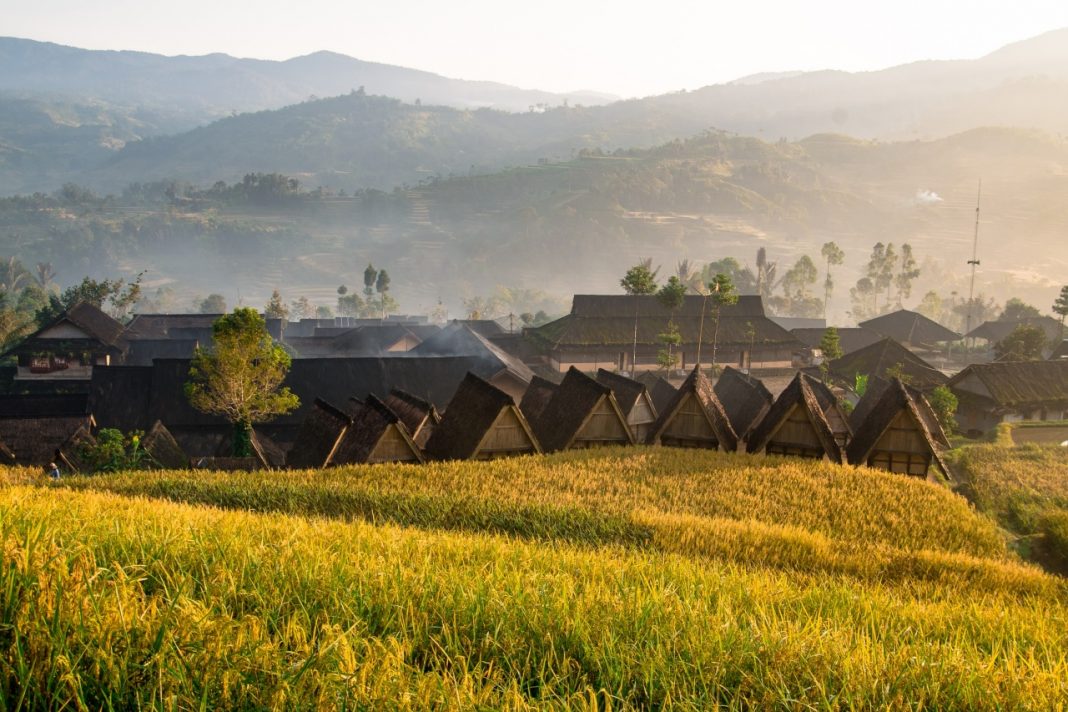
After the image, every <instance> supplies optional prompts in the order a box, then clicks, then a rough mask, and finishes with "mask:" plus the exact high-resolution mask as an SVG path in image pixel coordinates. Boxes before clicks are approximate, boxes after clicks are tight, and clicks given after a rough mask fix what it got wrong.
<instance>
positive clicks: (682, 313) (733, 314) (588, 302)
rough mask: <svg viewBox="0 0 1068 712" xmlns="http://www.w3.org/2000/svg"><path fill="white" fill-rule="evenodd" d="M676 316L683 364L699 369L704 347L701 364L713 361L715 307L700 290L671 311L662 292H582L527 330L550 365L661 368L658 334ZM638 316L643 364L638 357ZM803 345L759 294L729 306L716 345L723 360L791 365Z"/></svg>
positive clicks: (561, 368) (564, 368)
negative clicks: (565, 308) (556, 315)
mask: <svg viewBox="0 0 1068 712" xmlns="http://www.w3.org/2000/svg"><path fill="white" fill-rule="evenodd" d="M669 319H673V320H674V323H675V325H676V326H677V327H678V329H679V333H680V335H681V338H682V344H681V345H680V347H679V355H680V360H681V364H680V368H681V369H683V370H684V371H685V370H689V369H691V368H693V366H694V365H695V361H696V359H697V357H698V356H697V355H698V351H700V358H701V364H702V365H704V366H708V365H710V364H711V363H712V355H713V354H712V352H713V349H712V341H713V332H714V331H715V318H714V316H713V309H712V306H711V305H710V304H709V303H708V301H707V300H706V299H705V298H704V297H702V296H701V295H687V296H686V297H685V300H684V302H683V305H682V306H681V307H680V308H679V309H678V310H677V311H675V312H672V311H670V310H669V309H667V308H666V307H664V306H663V305H662V304H661V303H660V301H659V300H658V299H657V298H656V297H655V296H631V295H626V294H620V295H614V294H613V295H592V294H577V295H575V297H574V298H573V300H572V305H571V313H570V314H567V315H566V316H564V317H561V318H560V319H557V320H555V321H552V322H549V323H548V324H544V325H542V326H538V327H533V328H528V329H524V330H523V334H524V337H525V338H526V339H527V340H528V341H531V342H532V343H534V344H536V345H537V346H538V347H539V348H540V350H541V352H542V354H543V358H544V359H545V362H546V364H547V365H548V366H549V367H550V368H552V369H553V370H555V371H559V372H564V371H567V370H568V369H569V368H571V367H572V366H575V367H576V368H578V369H580V370H582V371H586V372H594V371H596V370H597V369H599V368H605V369H608V370H619V371H626V372H629V373H631V374H632V375H633V374H637V373H639V372H641V371H655V370H658V369H659V368H660V364H659V362H658V360H657V355H658V353H659V352H660V349H661V348H662V346H663V344H662V343H661V342H660V340H659V335H660V334H661V333H663V331H664V328H665V327H666V325H667V323H668V320H669ZM635 322H637V332H638V333H637V363H631V362H632V361H633V360H634V352H635V347H634V339H635V333H634V332H635ZM702 324H703V326H702ZM699 340H700V342H701V343H700V344H699V343H698V341H699ZM800 346H801V344H800V342H798V341H797V339H795V338H794V337H793V336H792V335H791V334H790V332H788V331H787V330H786V329H784V328H782V327H781V326H779V325H778V324H776V323H774V322H773V321H771V320H770V319H769V318H768V317H767V316H766V315H765V313H764V305H763V301H762V300H761V298H760V297H759V296H742V297H740V298H739V300H738V303H737V304H733V305H730V306H724V307H723V308H722V312H721V314H720V318H719V330H718V339H717V350H716V361H717V363H719V364H734V365H739V366H748V365H749V364H753V365H756V366H762V367H766V368H789V367H790V366H791V364H792V363H793V354H794V352H795V351H796V350H797V349H798V348H800Z"/></svg>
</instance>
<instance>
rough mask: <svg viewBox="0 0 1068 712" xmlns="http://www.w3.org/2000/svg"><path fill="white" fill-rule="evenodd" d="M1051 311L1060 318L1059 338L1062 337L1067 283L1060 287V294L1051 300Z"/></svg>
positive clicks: (1067, 305) (1066, 312)
mask: <svg viewBox="0 0 1068 712" xmlns="http://www.w3.org/2000/svg"><path fill="white" fill-rule="evenodd" d="M1053 313H1054V314H1056V315H1057V316H1059V317H1060V318H1061V338H1062V339H1063V338H1064V319H1065V317H1068V284H1066V285H1064V286H1063V287H1061V291H1060V294H1058V295H1057V299H1056V300H1055V301H1054V302H1053Z"/></svg>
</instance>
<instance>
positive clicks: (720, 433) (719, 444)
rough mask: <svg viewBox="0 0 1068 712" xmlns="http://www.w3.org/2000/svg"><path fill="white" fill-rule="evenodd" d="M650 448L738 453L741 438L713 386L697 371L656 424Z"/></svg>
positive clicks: (667, 406) (682, 386)
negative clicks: (678, 448) (660, 446)
mask: <svg viewBox="0 0 1068 712" xmlns="http://www.w3.org/2000/svg"><path fill="white" fill-rule="evenodd" d="M648 442H649V444H650V445H665V446H668V447H688V448H704V449H708V450H716V449H719V450H725V451H727V452H735V451H737V449H738V436H737V435H736V434H735V432H734V428H732V427H731V423H730V420H728V419H727V414H726V412H724V410H723V406H722V405H721V404H720V402H719V399H718V398H717V397H716V393H715V390H714V389H713V388H712V384H711V383H709V381H708V379H707V378H706V377H705V375H704V374H703V373H702V372H701V369H699V368H697V367H694V369H693V371H691V372H690V375H689V376H688V377H687V378H686V380H685V381H683V383H682V385H681V386H679V389H678V390H677V391H676V392H675V395H674V397H673V398H672V399H671V402H670V403H668V404H667V405H666V406H665V407H664V409H663V410H661V411H660V414H659V415H658V416H657V419H656V422H655V423H654V424H653V427H652V429H651V430H650V432H649V441H648Z"/></svg>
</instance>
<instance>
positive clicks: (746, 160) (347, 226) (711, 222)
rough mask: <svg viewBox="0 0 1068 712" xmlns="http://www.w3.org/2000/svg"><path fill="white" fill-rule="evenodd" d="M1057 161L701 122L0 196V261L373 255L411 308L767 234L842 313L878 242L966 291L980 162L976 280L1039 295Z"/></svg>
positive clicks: (1044, 142)
mask: <svg viewBox="0 0 1068 712" xmlns="http://www.w3.org/2000/svg"><path fill="white" fill-rule="evenodd" d="M205 130H206V129H205ZM1066 176H1068V142H1065V141H1064V140H1063V139H1059V138H1056V137H1052V136H1049V135H1047V134H1042V133H1039V132H1035V131H1027V130H1019V129H1004V128H998V129H977V130H972V131H969V132H966V133H963V134H959V135H955V136H951V137H947V138H944V139H939V140H936V141H908V142H893V143H886V142H876V141H864V140H857V139H852V138H848V137H844V136H841V135H831V134H822V135H816V136H812V137H809V138H806V139H804V140H802V141H797V142H781V141H776V142H765V141H762V140H759V139H755V138H746V137H737V136H732V135H729V134H725V133H722V132H712V133H707V134H703V135H701V136H698V137H695V138H693V139H689V140H687V141H674V142H670V143H667V144H664V145H662V146H659V147H656V148H654V149H648V150H630V151H620V152H618V153H617V154H608V155H606V154H599V153H598V152H596V151H594V152H586V153H584V154H582V155H580V156H578V157H576V158H575V159H573V160H569V161H566V162H559V163H552V162H548V163H543V164H539V165H532V166H526V167H521V168H515V169H511V170H506V171H502V172H499V173H494V174H490V175H476V176H470V177H468V176H461V177H455V178H450V179H442V180H429V181H426V182H424V184H422V185H418V186H415V187H412V188H410V189H407V190H396V191H393V192H388V193H379V192H373V191H372V192H363V193H360V194H358V195H355V196H347V197H339V196H336V195H333V196H331V195H329V194H325V195H323V194H320V193H316V192H304V193H302V192H300V191H299V190H296V189H295V188H294V187H293V185H292V184H290V183H288V182H280V181H272V182H270V184H271V185H275V186H281V189H280V190H281V192H272V191H267V192H265V193H263V192H255V193H253V192H249V191H248V190H244V189H241V190H237V189H233V188H230V189H225V190H216V189H208V190H194V189H189V188H187V187H183V186H181V185H174V184H171V183H165V184H160V185H157V186H142V187H141V188H139V189H138V190H136V191H131V192H129V193H127V194H126V195H124V196H120V197H119V198H118V199H117V200H116V201H110V202H109V201H96V202H94V201H88V202H85V201H82V200H81V199H79V198H77V196H75V197H74V198H72V200H73V202H70V201H68V200H67V198H62V199H57V201H58V202H54V203H52V204H48V205H46V204H42V203H41V201H39V200H28V201H24V200H11V201H0V206H6V207H4V209H3V210H0V257H3V256H6V255H8V254H16V255H18V256H19V258H20V259H22V260H23V262H25V263H27V264H33V263H35V262H37V261H50V262H53V263H54V264H56V266H57V268H58V269H59V270H60V274H61V277H62V278H63V279H65V280H69V279H75V278H78V276H79V275H80V274H84V273H86V272H91V273H94V274H97V275H101V276H103V275H108V274H116V273H119V272H123V273H127V274H130V273H136V272H137V271H139V270H141V269H148V270H149V274H150V277H151V281H152V283H153V284H155V285H159V284H171V285H172V286H173V287H174V288H175V289H176V291H177V292H178V293H179V294H181V295H184V296H182V298H183V299H188V298H189V296H191V295H192V294H195V293H200V294H201V295H203V294H206V293H209V292H211V291H220V290H229V291H227V292H226V294H227V297H228V298H229V299H230V300H231V302H233V301H234V300H235V299H236V297H237V295H238V294H240V295H241V296H242V297H243V298H245V299H246V301H247V302H248V303H256V304H258V303H262V302H265V301H266V298H267V296H268V295H269V292H270V290H271V288H273V287H278V288H280V289H282V291H283V293H284V295H285V296H286V298H295V297H296V296H299V295H306V296H308V297H309V298H311V299H313V300H315V301H317V302H318V303H320V304H333V303H334V302H335V301H336V293H335V289H336V287H337V285H338V284H343V283H347V284H349V285H350V286H351V285H352V284H354V283H356V284H358V283H359V280H360V279H361V278H362V277H361V275H362V270H363V268H364V267H366V265H367V263H368V262H373V263H374V264H376V265H380V266H383V265H384V266H387V267H388V268H389V271H390V274H391V275H392V276H393V280H394V281H393V285H394V286H393V288H394V290H395V294H396V296H397V298H398V299H399V301H400V302H401V304H402V308H403V309H404V310H405V311H413V312H414V311H421V310H428V309H429V308H431V307H432V306H433V305H434V304H436V302H437V300H438V299H442V300H444V301H445V303H446V304H447V305H449V307H450V309H452V310H453V313H457V311H458V310H459V309H460V308H461V307H460V301H461V298H463V297H469V296H473V295H486V294H489V293H490V292H491V291H493V290H494V289H495V287H496V286H497V285H504V286H506V287H509V288H520V289H526V290H541V291H545V292H549V293H553V294H557V295H569V294H571V293H574V292H576V291H589V292H597V291H608V292H614V291H617V289H618V280H619V276H620V274H621V273H622V271H623V270H624V269H625V268H626V267H627V266H629V265H631V264H633V263H634V262H636V261H637V260H638V259H640V258H642V257H645V256H652V257H653V258H654V259H655V261H656V262H657V263H660V264H662V265H664V272H665V273H668V272H670V271H672V270H673V268H674V266H675V263H676V262H678V261H679V260H682V259H690V260H693V261H696V262H698V263H704V262H709V261H713V260H718V259H721V258H723V257H727V256H733V257H736V258H738V259H740V260H742V261H743V262H749V263H750V264H752V261H753V257H754V255H755V253H756V251H757V249H758V248H760V247H764V248H766V249H767V250H768V253H769V257H770V259H771V260H772V261H776V262H778V263H779V265H780V270H781V271H780V275H781V274H782V271H784V270H785V269H786V268H787V267H788V266H789V265H790V264H792V263H793V262H794V261H795V260H796V259H797V258H798V257H799V256H800V255H802V254H808V255H810V256H812V257H813V258H814V259H815V260H816V262H817V264H819V263H820V258H819V248H820V245H821V244H822V243H824V242H826V241H828V240H835V241H837V242H838V243H839V244H840V245H841V246H842V247H843V248H844V250H845V252H846V255H847V257H846V264H845V265H844V266H843V267H842V268H841V269H840V271H839V273H838V275H837V277H836V283H837V285H838V286H837V288H836V293H835V294H836V297H835V304H834V305H833V306H832V314H834V313H835V312H837V313H839V314H842V313H844V312H845V310H846V309H847V308H848V288H849V287H850V286H852V284H853V283H854V282H855V280H856V279H857V277H858V276H859V274H858V273H859V271H860V270H861V268H862V266H863V264H864V263H865V262H866V260H867V258H868V255H869V254H870V251H871V247H872V245H873V243H875V242H876V241H883V242H894V243H895V244H897V245H900V244H901V243H903V242H909V243H911V244H912V245H913V247H914V248H915V251H916V254H917V258H918V259H919V261H920V263H921V267H922V277H921V279H920V281H919V282H918V283H917V284H916V286H915V288H914V293H913V298H914V300H918V299H919V298H920V297H921V296H922V295H923V293H924V291H925V290H927V289H937V290H939V291H940V292H941V293H943V294H945V295H948V294H949V293H950V292H951V291H952V290H957V291H958V293H960V292H963V293H966V291H967V270H966V266H965V263H966V261H967V260H968V259H969V258H970V255H971V238H972V228H973V221H974V209H975V189H976V182H977V180H978V178H979V177H982V179H983V191H984V198H983V225H982V229H981V239H980V254H981V259H982V264H983V266H982V268H981V270H980V272H979V281H978V288H979V290H980V291H985V292H986V293H987V294H994V295H996V296H997V297H998V298H999V299H1000V300H1004V299H1006V298H1007V297H1008V296H1020V297H1023V298H1024V299H1027V300H1029V301H1033V302H1034V303H1036V304H1039V305H1043V306H1045V305H1047V304H1049V303H1052V299H1053V295H1054V294H1055V293H1056V291H1057V289H1059V285H1060V284H1063V281H1064V275H1065V274H1068V253H1066V252H1065V250H1064V246H1063V245H1064V226H1065V225H1066V224H1068V204H1065V202H1064V200H1063V195H1064V193H1065V190H1066V189H1068V182H1066ZM261 187H262V186H261ZM186 308H188V306H187V307H186ZM539 308H540V307H539ZM520 309H522V307H520Z"/></svg>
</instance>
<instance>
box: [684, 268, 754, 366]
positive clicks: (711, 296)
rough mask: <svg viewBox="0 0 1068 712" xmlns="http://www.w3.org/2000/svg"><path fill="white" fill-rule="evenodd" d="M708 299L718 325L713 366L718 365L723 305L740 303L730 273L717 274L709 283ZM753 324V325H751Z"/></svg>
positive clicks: (715, 333) (714, 339)
mask: <svg viewBox="0 0 1068 712" xmlns="http://www.w3.org/2000/svg"><path fill="white" fill-rule="evenodd" d="M708 300H709V301H711V302H712V308H713V313H714V315H715V320H716V326H715V329H714V330H713V332H712V366H713V367H714V366H715V365H716V349H717V348H718V346H719V317H720V312H721V311H722V309H723V307H725V306H730V305H732V304H737V303H738V291H737V290H736V289H735V288H734V283H733V282H732V281H731V278H730V275H727V274H717V275H716V276H715V277H713V279H712V281H711V282H709V283H708ZM750 326H751V325H750ZM701 331H702V332H703V331H704V307H703V305H702V309H701ZM700 342H701V338H700V337H699V338H698V344H697V363H698V364H700V363H701V343H700Z"/></svg>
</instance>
